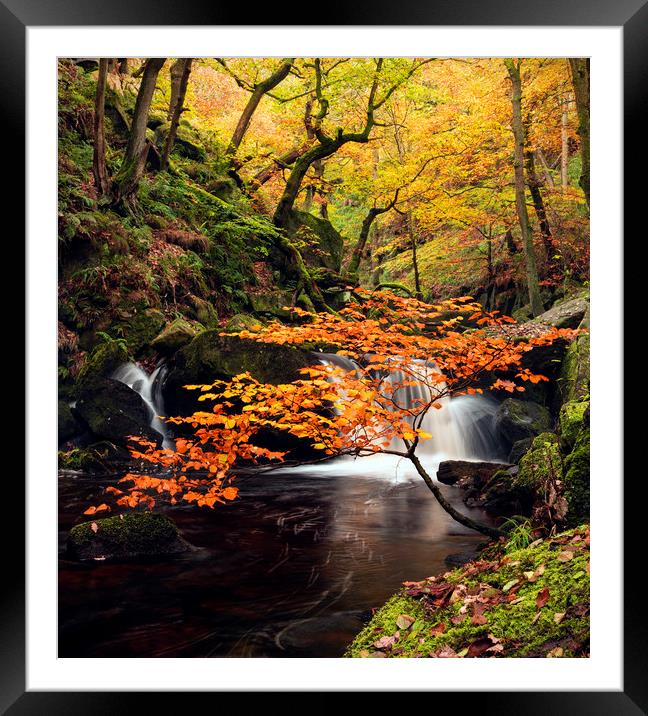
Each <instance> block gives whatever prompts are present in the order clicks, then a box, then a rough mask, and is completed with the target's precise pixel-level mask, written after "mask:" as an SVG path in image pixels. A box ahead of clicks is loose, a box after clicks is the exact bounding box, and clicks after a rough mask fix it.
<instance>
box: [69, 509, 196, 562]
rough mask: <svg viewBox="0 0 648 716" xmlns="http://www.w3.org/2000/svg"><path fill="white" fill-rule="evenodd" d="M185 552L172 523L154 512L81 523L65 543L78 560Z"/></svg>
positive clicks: (184, 543) (185, 549)
mask: <svg viewBox="0 0 648 716" xmlns="http://www.w3.org/2000/svg"><path fill="white" fill-rule="evenodd" d="M93 525H94V527H93ZM188 548H189V545H188V544H187V543H186V542H185V541H184V540H183V539H182V538H181V537H180V535H179V533H178V529H177V527H176V526H175V525H174V524H173V522H171V520H170V519H169V518H168V517H165V516H164V515H160V514H157V513H155V512H129V513H126V514H123V515H115V516H114V517H107V518H103V519H96V520H93V521H90V522H84V523H82V524H80V525H76V526H75V527H73V528H72V529H71V530H70V533H69V535H68V540H67V550H68V554H69V555H70V556H72V557H73V558H77V559H96V558H99V557H133V556H138V555H153V554H172V553H178V552H184V551H187V549H188Z"/></svg>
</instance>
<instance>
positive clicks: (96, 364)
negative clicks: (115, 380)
mask: <svg viewBox="0 0 648 716" xmlns="http://www.w3.org/2000/svg"><path fill="white" fill-rule="evenodd" d="M128 360H129V354H128V348H127V347H126V345H125V344H124V342H123V341H109V342H107V343H102V344H101V345H100V346H97V348H95V349H94V350H93V351H92V353H91V354H90V356H89V358H88V359H87V360H86V362H85V364H84V365H83V367H82V368H81V370H80V371H79V377H78V380H77V383H78V386H79V389H80V390H81V389H83V387H84V386H85V387H87V386H89V385H90V384H92V383H93V382H95V381H96V380H99V379H101V378H108V377H109V376H111V375H112V374H113V373H114V372H115V371H116V370H117V368H119V366H120V365H123V364H124V363H128Z"/></svg>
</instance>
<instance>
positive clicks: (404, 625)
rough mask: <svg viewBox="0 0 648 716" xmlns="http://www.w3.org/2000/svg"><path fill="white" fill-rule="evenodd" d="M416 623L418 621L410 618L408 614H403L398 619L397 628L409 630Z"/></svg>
mask: <svg viewBox="0 0 648 716" xmlns="http://www.w3.org/2000/svg"><path fill="white" fill-rule="evenodd" d="M415 621H416V620H415V619H414V618H413V617H410V616H408V615H407V614H401V615H400V616H399V617H398V618H397V619H396V626H397V627H398V628H399V629H409V628H410V627H411V626H412V624H414V622H415Z"/></svg>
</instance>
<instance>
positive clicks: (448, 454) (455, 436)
mask: <svg viewBox="0 0 648 716" xmlns="http://www.w3.org/2000/svg"><path fill="white" fill-rule="evenodd" d="M318 357H319V359H320V362H321V363H323V364H324V365H332V366H336V367H340V368H343V369H345V370H347V371H349V372H353V371H356V370H357V368H358V366H357V364H356V363H355V362H354V361H352V360H351V359H350V358H347V357H346V356H340V355H337V354H336V353H321V354H319V355H318ZM410 370H411V372H410ZM434 370H435V368H434V366H433V365H431V364H430V363H429V362H428V363H427V364H426V363H425V362H423V361H413V362H412V366H411V368H410V369H409V370H408V371H407V373H408V374H407V375H406V374H405V373H403V372H402V371H394V372H392V373H390V374H389V375H388V376H387V377H386V381H387V382H389V383H391V385H392V386H393V395H392V397H393V399H394V400H395V402H396V403H397V404H398V405H399V406H401V407H412V406H416V405H424V404H427V403H429V402H430V399H431V397H432V393H433V392H434V391H437V394H438V393H440V392H441V391H443V390H444V389H445V387H446V386H445V384H443V383H439V385H438V386H436V387H433V388H430V387H428V385H425V384H424V383H423V382H421V383H420V384H416V385H402V383H403V382H407V381H412V375H419V376H421V378H422V381H423V380H425V376H426V375H429V372H432V371H434ZM334 380H335V381H336V382H339V381H340V380H341V379H340V378H336V379H334ZM399 386H400V387H399ZM439 402H440V404H441V406H442V407H441V408H440V409H435V408H431V409H430V410H428V411H427V413H426V414H425V416H424V418H423V420H422V421H421V423H420V425H419V426H418V427H420V428H421V429H422V430H424V431H425V432H427V433H430V434H431V435H432V437H431V438H429V439H427V440H423V441H421V444H420V447H419V450H418V453H419V455H420V457H421V458H422V459H424V460H425V461H427V462H430V463H436V464H437V465H438V463H440V462H441V461H443V460H467V461H496V460H499V459H502V458H503V457H504V454H503V448H502V446H501V443H500V440H499V438H498V435H497V430H496V427H495V413H496V412H497V407H498V404H497V401H495V400H494V399H493V398H490V397H486V396H483V395H462V396H458V397H451V396H449V395H448V396H444V397H442V398H440V399H439ZM393 447H394V448H395V449H402V447H403V446H402V444H401V443H400V442H399V441H397V440H395V441H394V444H393ZM364 460H369V461H373V462H374V463H376V464H377V463H378V461H382V462H383V463H385V464H387V463H389V464H391V465H393V464H394V460H393V459H392V456H389V455H377V456H372V457H369V458H362V459H361V460H357V461H356V462H357V463H363V462H364ZM435 472H436V469H435Z"/></svg>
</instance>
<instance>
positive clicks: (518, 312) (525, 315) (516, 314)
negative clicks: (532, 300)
mask: <svg viewBox="0 0 648 716" xmlns="http://www.w3.org/2000/svg"><path fill="white" fill-rule="evenodd" d="M511 317H512V318H515V320H516V321H517V322H518V323H526V322H527V321H530V320H531V319H532V318H533V311H532V310H531V304H529V303H527V304H526V305H524V306H520V308H516V309H515V310H514V311H513V313H511Z"/></svg>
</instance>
